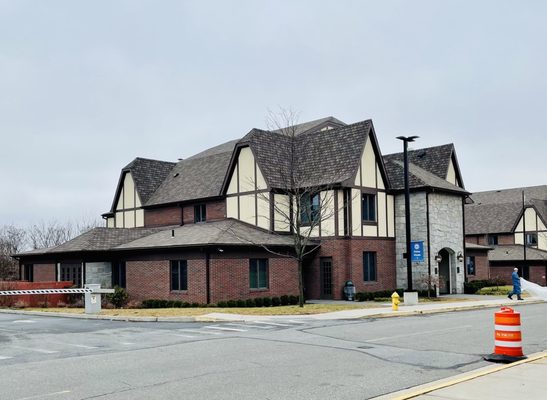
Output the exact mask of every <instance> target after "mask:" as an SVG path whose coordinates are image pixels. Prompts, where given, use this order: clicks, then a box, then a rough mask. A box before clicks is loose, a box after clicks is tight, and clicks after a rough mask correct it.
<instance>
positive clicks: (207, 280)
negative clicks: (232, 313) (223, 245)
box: [205, 250, 211, 304]
mask: <svg viewBox="0 0 547 400" xmlns="http://www.w3.org/2000/svg"><path fill="white" fill-rule="evenodd" d="M210 268H211V254H210V253H209V250H205V292H206V294H207V304H211V271H210Z"/></svg>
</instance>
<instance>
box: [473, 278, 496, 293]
mask: <svg viewBox="0 0 547 400" xmlns="http://www.w3.org/2000/svg"><path fill="white" fill-rule="evenodd" d="M502 285H503V282H502V281H501V280H500V279H481V280H476V281H470V282H465V283H464V284H463V291H464V293H465V294H475V293H477V292H478V291H479V290H480V289H482V288H483V287H490V286H502Z"/></svg>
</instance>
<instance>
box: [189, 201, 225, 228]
mask: <svg viewBox="0 0 547 400" xmlns="http://www.w3.org/2000/svg"><path fill="white" fill-rule="evenodd" d="M196 204H203V203H196ZM205 208H206V210H205V217H206V221H219V220H222V219H225V218H226V201H225V200H218V201H209V202H207V203H205ZM183 221H184V224H193V223H194V204H191V205H185V206H184V210H183Z"/></svg>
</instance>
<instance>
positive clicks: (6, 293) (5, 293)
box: [0, 288, 104, 296]
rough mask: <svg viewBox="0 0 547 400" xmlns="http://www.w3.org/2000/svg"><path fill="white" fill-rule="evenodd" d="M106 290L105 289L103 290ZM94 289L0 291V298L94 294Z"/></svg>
mask: <svg viewBox="0 0 547 400" xmlns="http://www.w3.org/2000/svg"><path fill="white" fill-rule="evenodd" d="M103 290H104V289H103ZM93 292H94V290H93V289H85V288H84V289H31V290H0V296H17V295H21V294H68V293H79V294H85V293H93Z"/></svg>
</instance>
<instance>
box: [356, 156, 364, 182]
mask: <svg viewBox="0 0 547 400" xmlns="http://www.w3.org/2000/svg"><path fill="white" fill-rule="evenodd" d="M362 162H363V160H361V163H362ZM355 186H362V185H361V165H360V164H359V168H357V175H355Z"/></svg>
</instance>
